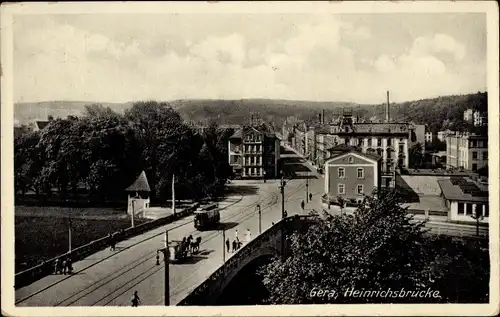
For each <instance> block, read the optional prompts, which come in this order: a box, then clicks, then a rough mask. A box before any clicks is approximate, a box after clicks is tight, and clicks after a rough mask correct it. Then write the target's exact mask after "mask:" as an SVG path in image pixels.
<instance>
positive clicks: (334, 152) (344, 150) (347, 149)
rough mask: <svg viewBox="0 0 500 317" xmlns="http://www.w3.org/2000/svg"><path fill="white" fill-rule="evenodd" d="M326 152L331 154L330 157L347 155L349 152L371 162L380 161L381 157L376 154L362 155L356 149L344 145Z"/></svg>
mask: <svg viewBox="0 0 500 317" xmlns="http://www.w3.org/2000/svg"><path fill="white" fill-rule="evenodd" d="M327 151H329V152H330V153H331V157H335V156H338V155H342V154H345V153H349V152H354V153H356V154H358V155H361V156H364V157H366V158H369V159H372V160H376V161H378V160H380V159H381V157H380V156H378V155H376V154H371V153H363V152H361V151H358V150H357V148H356V147H353V146H349V145H346V144H339V145H336V146H334V147H331V148H329V149H327Z"/></svg>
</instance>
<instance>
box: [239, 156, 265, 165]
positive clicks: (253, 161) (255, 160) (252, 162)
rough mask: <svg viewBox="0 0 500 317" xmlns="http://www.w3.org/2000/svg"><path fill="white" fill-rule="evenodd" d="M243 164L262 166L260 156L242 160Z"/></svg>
mask: <svg viewBox="0 0 500 317" xmlns="http://www.w3.org/2000/svg"><path fill="white" fill-rule="evenodd" d="M243 164H245V165H255V164H258V165H262V156H248V157H244V158H243Z"/></svg>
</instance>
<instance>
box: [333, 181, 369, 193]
mask: <svg viewBox="0 0 500 317" xmlns="http://www.w3.org/2000/svg"><path fill="white" fill-rule="evenodd" d="M337 193H338V194H339V195H343V194H345V184H337ZM356 194H357V195H363V194H364V186H363V185H361V184H358V185H356Z"/></svg>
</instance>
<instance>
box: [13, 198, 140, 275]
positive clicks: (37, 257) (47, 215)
mask: <svg viewBox="0 0 500 317" xmlns="http://www.w3.org/2000/svg"><path fill="white" fill-rule="evenodd" d="M69 215H71V225H72V239H71V240H72V248H73V249H75V248H77V247H79V246H82V245H85V244H87V243H89V242H91V241H93V240H96V239H99V238H102V237H105V236H107V235H108V234H109V233H112V232H116V231H119V230H121V229H126V228H128V227H130V225H131V221H130V219H129V218H128V217H127V215H126V212H125V210H123V209H121V210H120V209H111V208H108V209H106V208H103V209H98V208H78V209H76V208H62V207H25V206H16V207H15V271H16V273H17V272H20V271H23V270H26V269H28V268H31V267H33V266H35V265H37V264H40V263H41V262H42V261H43V260H49V259H51V258H53V257H55V256H58V255H61V254H64V253H66V252H67V251H68V248H69V235H68V228H69ZM146 221H148V220H147V219H136V220H135V225H139V224H141V223H144V222H146Z"/></svg>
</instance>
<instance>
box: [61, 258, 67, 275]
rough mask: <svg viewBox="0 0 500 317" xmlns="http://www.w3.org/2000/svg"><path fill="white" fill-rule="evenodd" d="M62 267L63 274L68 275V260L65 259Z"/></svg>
mask: <svg viewBox="0 0 500 317" xmlns="http://www.w3.org/2000/svg"><path fill="white" fill-rule="evenodd" d="M61 266H62V273H63V274H64V275H66V269H67V267H68V262H67V261H66V259H64V258H63V260H62V265H61Z"/></svg>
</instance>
